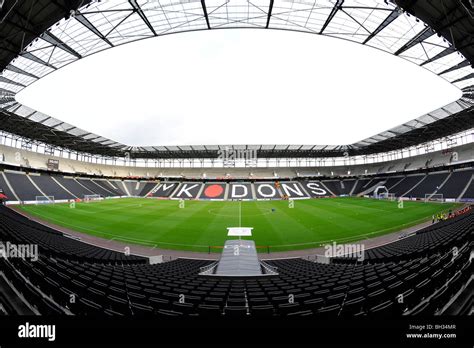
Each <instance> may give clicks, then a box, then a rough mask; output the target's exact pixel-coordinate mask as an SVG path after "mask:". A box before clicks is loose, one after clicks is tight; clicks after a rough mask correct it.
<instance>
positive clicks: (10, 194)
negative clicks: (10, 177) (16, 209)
mask: <svg viewBox="0 0 474 348" xmlns="http://www.w3.org/2000/svg"><path fill="white" fill-rule="evenodd" d="M2 174H4V173H3V172H0V188H1V189H2V191H3V193H4V194H5V195H6V196H7V198H8V199H9V200H11V201H16V196H15V195H14V194H13V192H12V190H10V187H9V185H7V182H6V181H5V178H4V177H3V175H2Z"/></svg>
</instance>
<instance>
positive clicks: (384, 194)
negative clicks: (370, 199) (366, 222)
mask: <svg viewBox="0 0 474 348" xmlns="http://www.w3.org/2000/svg"><path fill="white" fill-rule="evenodd" d="M374 198H376V199H388V200H390V201H394V200H395V195H394V194H393V193H390V192H388V189H387V188H386V187H385V186H377V188H376V189H375V191H374Z"/></svg>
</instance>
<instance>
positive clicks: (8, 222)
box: [0, 205, 146, 263]
mask: <svg viewBox="0 0 474 348" xmlns="http://www.w3.org/2000/svg"><path fill="white" fill-rule="evenodd" d="M0 237H1V240H2V241H9V242H12V243H17V244H37V245H38V247H39V249H40V251H41V254H42V255H45V256H48V257H49V256H51V257H53V256H55V255H65V254H66V255H67V257H68V258H69V259H71V260H76V261H82V262H85V261H93V262H120V263H122V262H130V263H143V262H145V261H146V259H145V258H143V257H138V256H126V255H125V254H124V253H119V252H115V251H112V250H108V249H103V248H99V247H96V246H93V245H90V244H86V243H82V242H80V241H77V240H74V239H71V238H68V237H65V236H64V234H63V233H61V232H59V231H56V230H53V229H51V228H49V227H47V226H44V225H42V224H40V223H37V222H35V221H32V220H30V219H28V218H26V217H24V216H23V215H20V214H19V213H17V212H15V211H13V210H11V209H9V208H7V207H5V206H3V205H0Z"/></svg>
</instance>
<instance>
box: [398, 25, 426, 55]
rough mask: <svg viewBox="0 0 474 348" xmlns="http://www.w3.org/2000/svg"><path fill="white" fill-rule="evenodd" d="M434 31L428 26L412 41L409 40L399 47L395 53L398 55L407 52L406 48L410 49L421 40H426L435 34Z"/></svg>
mask: <svg viewBox="0 0 474 348" xmlns="http://www.w3.org/2000/svg"><path fill="white" fill-rule="evenodd" d="M433 35H434V32H432V31H431V28H430V27H426V28H425V29H423V30H422V31H420V32H419V33H418V34H416V35H415V37H413V38H412V39H411V40H410V41H408V42H407V43H406V44H404V45H403V46H402V47H400V48H399V49H398V51H397V52H395V53H394V55H396V56H398V55H399V54H401V53H403V52H405V51H406V50H409V49H410V48H412V47H413V46H415V45H417V44H419V43H420V42H423V41H425V40H426V39H428V38H429V37H431V36H433Z"/></svg>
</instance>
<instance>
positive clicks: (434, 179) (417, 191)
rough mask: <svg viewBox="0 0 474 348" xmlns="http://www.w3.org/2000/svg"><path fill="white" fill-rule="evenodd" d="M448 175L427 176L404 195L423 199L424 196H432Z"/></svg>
mask: <svg viewBox="0 0 474 348" xmlns="http://www.w3.org/2000/svg"><path fill="white" fill-rule="evenodd" d="M448 175H449V174H448V173H435V174H428V175H427V176H426V178H425V180H423V181H422V182H421V183H420V184H419V185H417V186H416V187H415V188H413V189H412V190H410V192H408V193H407V194H406V196H408V197H417V198H424V197H425V194H432V193H434V192H435V191H436V189H437V188H438V187H440V186H441V184H443V182H444V181H445V180H446V178H447V177H448Z"/></svg>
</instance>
